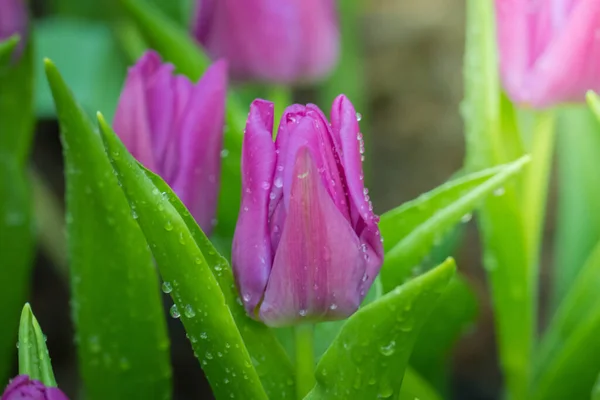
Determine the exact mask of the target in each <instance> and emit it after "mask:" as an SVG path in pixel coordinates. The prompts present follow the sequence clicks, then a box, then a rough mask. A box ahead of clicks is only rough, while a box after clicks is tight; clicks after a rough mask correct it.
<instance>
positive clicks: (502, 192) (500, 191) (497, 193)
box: [494, 187, 505, 196]
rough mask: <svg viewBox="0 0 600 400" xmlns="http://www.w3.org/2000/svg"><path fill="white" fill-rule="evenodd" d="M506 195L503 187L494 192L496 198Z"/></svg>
mask: <svg viewBox="0 0 600 400" xmlns="http://www.w3.org/2000/svg"><path fill="white" fill-rule="evenodd" d="M504 193H505V190H504V188H503V187H499V188H498V189H496V190H494V196H502V195H504Z"/></svg>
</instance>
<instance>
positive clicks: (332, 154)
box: [277, 104, 350, 220]
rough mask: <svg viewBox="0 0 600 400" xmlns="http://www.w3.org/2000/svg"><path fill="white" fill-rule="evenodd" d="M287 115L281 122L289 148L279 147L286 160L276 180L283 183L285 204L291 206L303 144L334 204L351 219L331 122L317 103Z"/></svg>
mask: <svg viewBox="0 0 600 400" xmlns="http://www.w3.org/2000/svg"><path fill="white" fill-rule="evenodd" d="M285 117H286V118H285V119H282V121H281V125H285V127H286V132H287V135H288V136H289V138H288V139H287V141H286V148H283V149H281V150H280V154H281V153H284V154H285V157H286V158H285V161H284V163H283V174H282V176H283V180H282V181H279V180H278V181H277V182H282V183H283V193H284V202H285V206H286V208H287V207H288V206H289V198H290V192H291V189H292V185H291V183H292V181H293V180H294V179H295V175H294V163H295V162H296V153H297V152H298V150H299V149H301V148H302V147H307V148H309V149H310V153H311V155H312V157H313V161H314V162H315V163H316V166H317V169H318V171H319V174H320V175H321V178H322V180H323V184H324V185H325V188H326V189H327V191H328V193H329V195H330V196H331V198H332V199H333V201H334V204H335V205H336V206H337V207H338V209H339V210H340V212H341V213H342V214H343V215H344V216H345V217H346V218H348V220H350V215H349V211H348V210H349V209H348V200H347V198H346V193H345V188H344V182H343V179H342V175H341V173H340V157H339V154H338V149H337V145H336V143H335V140H333V134H332V132H331V128H330V126H329V122H328V121H327V119H326V118H325V116H324V115H323V113H322V112H321V111H320V110H319V109H318V107H317V106H314V105H310V104H309V105H308V106H306V107H303V108H302V109H301V110H300V111H299V112H297V113H294V114H291V113H290V114H287V115H285ZM278 164H279V163H278Z"/></svg>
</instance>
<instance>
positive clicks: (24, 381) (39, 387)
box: [0, 375, 69, 400]
mask: <svg viewBox="0 0 600 400" xmlns="http://www.w3.org/2000/svg"><path fill="white" fill-rule="evenodd" d="M0 400H69V399H68V398H67V396H65V394H64V393H63V392H62V391H61V390H60V389H59V388H55V387H47V386H44V384H43V383H42V382H40V381H36V380H32V379H29V377H28V376H27V375H19V376H17V377H16V378H15V379H13V380H12V381H11V382H10V383H9V385H8V386H7V387H6V389H5V390H4V393H3V394H2V398H0Z"/></svg>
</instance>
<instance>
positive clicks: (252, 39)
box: [193, 0, 339, 83]
mask: <svg viewBox="0 0 600 400" xmlns="http://www.w3.org/2000/svg"><path fill="white" fill-rule="evenodd" d="M193 33H194V36H195V37H196V39H197V40H198V41H199V42H200V43H201V44H202V45H203V46H204V47H205V48H206V50H207V51H208V53H209V54H210V55H211V56H213V57H216V58H225V59H227V61H228V62H229V65H230V68H231V72H232V74H233V76H234V77H235V78H239V79H250V80H261V81H268V82H279V83H294V82H299V81H307V80H308V81H311V80H315V79H318V78H322V77H324V76H325V75H326V74H327V73H328V72H329V71H330V70H331V69H332V68H333V66H334V65H335V63H336V61H337V59H338V53H339V31H338V23H337V12H336V4H335V0H285V1H282V0H198V1H197V4H196V17H195V20H194V24H193Z"/></svg>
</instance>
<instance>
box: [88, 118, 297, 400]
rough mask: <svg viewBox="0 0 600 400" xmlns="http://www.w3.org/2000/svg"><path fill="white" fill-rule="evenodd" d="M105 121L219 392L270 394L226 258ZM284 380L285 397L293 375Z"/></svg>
mask: <svg viewBox="0 0 600 400" xmlns="http://www.w3.org/2000/svg"><path fill="white" fill-rule="evenodd" d="M100 126H101V130H102V133H103V138H104V142H105V146H106V149H107V153H108V155H109V158H110V160H111V163H112V165H113V167H114V170H115V172H116V173H117V177H118V179H119V182H120V183H121V185H122V186H123V189H124V192H125V194H126V196H127V198H128V200H129V203H130V206H131V209H132V210H133V211H134V212H135V213H136V214H137V215H138V219H137V221H138V223H139V225H140V227H141V228H142V231H143V232H144V234H145V236H146V239H147V240H148V243H149V244H150V248H151V249H152V253H153V254H154V258H155V259H156V262H157V264H158V268H159V270H160V273H161V276H162V278H163V280H164V283H163V289H166V291H167V292H169V293H170V295H171V297H172V299H173V301H174V303H175V304H174V305H173V308H172V309H171V315H172V316H175V317H181V321H182V323H183V325H184V327H185V329H186V332H187V334H188V336H189V338H190V341H191V345H192V348H193V349H194V354H195V355H196V356H197V357H198V359H199V360H200V362H201V364H202V369H203V370H204V373H205V374H206V377H207V378H208V380H209V382H210V384H211V387H212V389H213V392H214V394H215V396H216V397H217V398H229V397H232V396H233V397H239V398H252V399H266V398H267V394H266V393H265V390H264V389H263V386H262V385H261V382H260V379H259V376H258V373H257V370H256V367H255V366H254V365H253V363H252V357H251V355H250V354H249V351H248V349H247V348H246V345H245V343H244V340H243V338H242V335H241V333H240V329H243V327H242V326H240V327H239V328H238V326H236V321H235V319H234V317H233V315H232V312H231V308H230V307H229V306H228V299H229V303H231V302H232V301H233V300H234V297H233V296H234V295H233V293H231V291H230V290H231V289H232V285H233V283H232V282H231V280H230V278H227V277H222V276H221V275H223V274H224V272H225V271H224V269H225V268H227V264H226V263H225V264H221V262H222V259H221V258H220V257H216V256H215V253H216V252H215V250H214V248H213V247H212V246H210V244H209V243H208V241H206V239H205V238H204V237H203V235H202V234H201V231H200V229H199V228H198V227H197V226H196V225H195V224H194V223H193V222H191V221H190V220H189V219H188V222H186V221H185V220H184V219H183V218H182V216H181V215H180V211H181V212H183V213H184V214H186V215H187V214H188V212H187V211H185V209H183V207H182V206H181V204H180V203H178V202H176V204H179V206H178V207H175V206H174V205H173V204H172V203H171V201H170V200H169V198H168V197H169V196H168V195H167V196H165V195H163V194H162V192H161V191H160V190H159V189H158V188H157V187H156V186H155V185H154V184H153V182H152V180H151V179H150V178H149V177H148V175H146V172H144V171H143V170H142V169H140V168H139V167H138V164H137V162H136V161H135V159H134V158H133V156H131V154H129V153H128V152H127V149H126V148H125V146H124V145H123V144H122V143H121V141H120V140H119V139H118V138H117V137H116V135H115V134H114V132H113V131H112V129H111V128H110V127H109V126H108V125H107V124H106V123H105V122H104V120H103V119H102V118H101V117H100ZM171 197H173V195H172V194H171ZM189 224H191V226H192V230H190V226H189ZM194 232H195V234H194ZM205 252H206V254H207V255H210V252H213V254H212V256H213V257H212V258H210V259H207V258H206V257H207V256H205ZM209 260H210V263H209ZM218 278H223V280H221V279H218ZM225 281H227V285H228V286H227V287H225V288H221V286H220V283H224V282H225ZM223 290H225V291H226V293H227V296H226V295H225V293H224V292H223ZM235 299H237V298H235ZM246 329H252V325H251V324H249V323H248V324H246ZM254 344H255V343H254ZM282 354H283V353H282ZM240 377H242V379H240ZM278 384H279V385H280V386H281V387H280V388H278V389H279V390H278V391H277V393H278V396H277V397H280V396H284V395H285V393H287V390H288V389H289V388H288V387H292V385H293V381H291V380H290V381H283V382H278Z"/></svg>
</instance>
